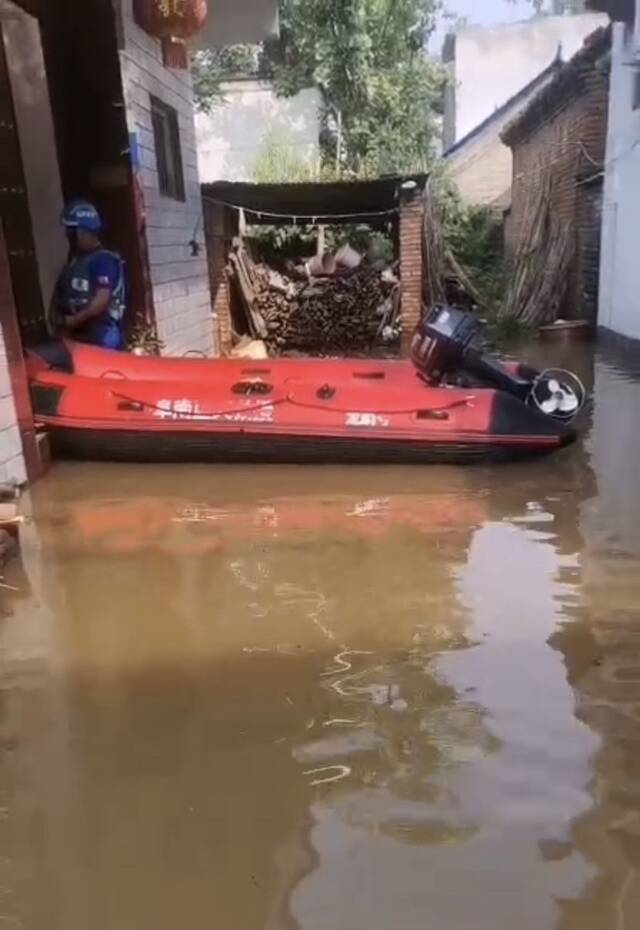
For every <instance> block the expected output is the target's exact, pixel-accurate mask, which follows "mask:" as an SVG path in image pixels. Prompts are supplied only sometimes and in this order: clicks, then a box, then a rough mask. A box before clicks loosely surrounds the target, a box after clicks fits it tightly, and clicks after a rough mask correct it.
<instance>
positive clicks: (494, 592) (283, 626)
mask: <svg viewBox="0 0 640 930" xmlns="http://www.w3.org/2000/svg"><path fill="white" fill-rule="evenodd" d="M563 351H564V350H563ZM585 366H586V367H587V368H588V366H589V362H588V360H585ZM570 367H572V365H571V366H570ZM625 372H626V370H625ZM582 373H583V374H584V373H585V372H584V371H583V372H582ZM588 374H589V372H588V371H587V376H588ZM595 386H596V392H595V405H594V409H593V412H592V418H593V425H592V428H591V429H590V432H589V435H588V438H587V441H586V443H585V444H584V446H583V447H582V448H580V447H576V448H574V449H570V450H566V451H565V452H563V453H562V454H560V455H558V456H557V457H555V458H553V459H550V460H548V461H547V462H546V463H543V464H541V463H532V464H529V465H524V466H518V467H514V468H510V467H509V468H504V469H471V470H449V469H439V468H433V469H424V470H421V469H405V468H387V469H335V468H323V469H281V468H265V469H260V470H256V469H249V468H247V469H244V468H237V467H233V468H231V467H229V468H227V467H221V468H216V469H209V468H186V469H162V468H158V469H153V468H133V469H132V468H118V467H113V468H103V467H97V466H91V465H65V466H63V467H60V468H58V469H56V470H55V471H54V472H53V473H52V475H51V476H50V477H49V478H48V479H47V481H46V482H44V483H43V484H42V485H40V486H39V487H37V488H36V489H35V491H34V495H33V500H32V511H33V521H32V522H31V523H30V524H29V525H28V526H27V528H26V531H25V534H24V539H23V541H24V549H23V559H24V573H23V574H20V569H19V567H14V569H13V570H12V571H13V575H11V574H10V575H9V577H8V579H7V580H8V581H9V582H10V583H11V584H13V585H14V587H16V588H17V589H18V591H16V592H12V591H5V592H3V612H4V617H3V619H2V620H1V621H0V648H1V650H2V658H3V662H2V666H1V669H0V680H1V683H2V688H1V691H0V695H1V703H0V836H2V856H3V857H4V858H2V860H1V861H0V885H1V886H2V888H3V889H4V890H3V891H2V895H3V897H2V899H1V903H2V907H1V908H0V918H1V920H3V921H4V922H6V924H7V925H8V926H9V925H14V926H17V925H18V923H17V922H19V924H20V925H21V926H23V927H33V928H40V927H43V926H47V927H53V928H56V927H60V928H63V927H64V928H74V927H86V926H106V927H114V928H116V927H126V926H136V927H140V928H146V927H149V928H151V927H153V928H163V927H167V928H169V927H172V928H173V927H176V926H181V927H185V928H199V927H207V928H211V927H221V928H222V927H225V928H238V930H246V928H249V927H251V928H254V927H265V928H286V927H292V928H293V927H300V928H305V930H321V928H332V930H334V928H336V927H340V928H344V930H349V928H354V930H355V928H361V927H363V926H367V927H369V928H372V930H375V928H387V927H394V928H396V930H404V928H407V930H409V928H411V930H414V928H415V927H417V926H420V927H424V928H434V930H435V928H438V930H449V928H451V930H466V928H472V927H473V928H474V930H477V928H481V930H482V928H487V930H489V928H491V930H495V928H498V930H500V928H505V930H506V928H511V927H515V926H517V927H519V928H521V930H527V928H529V927H530V928H532V930H534V928H535V930H541V928H543V930H544V928H549V930H551V928H556V927H558V928H568V930H589V928H594V930H595V928H596V927H603V926H607V927H617V928H621V930H628V928H632V927H634V926H637V925H640V887H639V886H638V883H637V874H638V873H637V867H638V862H639V861H640V854H639V853H638V849H639V848H640V845H639V844H640V840H639V839H638V838H639V837H640V829H638V823H637V813H638V811H639V810H640V803H638V791H637V789H636V787H635V781H637V779H636V778H635V776H636V775H637V773H638V771H639V770H640V763H639V762H638V760H639V759H640V752H639V750H640V741H639V736H638V734H639V730H638V724H639V723H640V692H638V694H636V691H637V685H638V681H640V675H638V674H637V668H636V664H637V663H636V659H638V661H639V662H640V658H639V657H640V651H639V650H640V622H638V615H637V606H636V605H637V604H638V603H640V601H638V597H637V595H638V593H640V592H639V591H638V588H637V586H638V583H639V582H638V581H637V579H638V577H640V575H639V573H638V567H639V566H638V559H639V545H638V544H639V540H640V534H639V533H638V530H637V525H638V520H637V517H638V505H637V502H636V501H637V493H636V488H635V483H636V472H637V469H636V468H635V462H637V460H638V455H637V453H638V452H639V451H640V449H638V448H637V443H638V442H639V440H638V439H637V436H638V435H640V432H638V431H635V432H634V431H633V430H630V429H629V424H630V423H633V422H635V420H634V418H635V417H636V416H637V414H636V413H635V411H636V410H637V409H638V399H639V398H638V394H639V392H640V388H639V386H638V384H637V382H636V381H635V380H634V379H633V378H632V377H630V376H629V374H628V373H624V374H623V373H621V370H617V369H616V367H615V366H613V365H612V363H611V358H610V357H608V356H603V358H602V359H601V360H600V361H599V362H598V364H597V366H596V369H595ZM622 447H624V455H619V454H617V450H619V449H620V448H622ZM634 779H635V780H634ZM1 920H0V922H1Z"/></svg>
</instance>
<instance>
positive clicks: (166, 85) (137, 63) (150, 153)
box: [120, 0, 214, 355]
mask: <svg viewBox="0 0 640 930" xmlns="http://www.w3.org/2000/svg"><path fill="white" fill-rule="evenodd" d="M122 19H123V33H124V49H123V50H122V51H121V52H120V58H121V66H122V79H123V85H124V94H125V104H126V108H127V121H128V125H129V130H130V132H132V133H135V135H136V138H137V143H138V152H139V158H140V174H141V178H142V183H143V187H144V194H145V201H146V207H147V240H148V245H149V261H150V265H151V282H152V286H153V299H154V304H155V311H156V320H157V324H158V335H159V336H160V339H161V340H162V341H163V343H164V352H165V353H166V354H167V355H181V354H183V353H184V352H186V351H188V350H190V349H196V350H199V351H201V352H204V353H205V354H207V355H210V354H211V353H212V352H213V350H214V329H213V319H212V313H211V294H210V289H209V277H208V270H207V259H206V254H205V249H204V245H203V243H204V234H203V220H202V200H201V195H200V179H199V176H198V159H197V154H196V137H195V125H194V112H193V93H192V84H191V75H190V73H189V72H188V71H178V70H170V69H168V68H165V67H164V65H163V63H162V49H161V45H160V42H159V41H158V40H156V39H154V38H152V37H151V36H149V35H147V33H146V32H144V31H143V30H142V29H140V28H139V27H138V26H137V25H136V23H135V22H134V20H133V13H132V0H122ZM151 94H152V95H153V96H155V97H157V98H158V99H160V100H162V101H163V102H164V103H167V104H168V105H169V106H171V107H173V108H174V109H175V110H176V111H177V112H178V118H179V125H180V139H181V144H182V162H183V168H184V176H185V191H186V202H184V203H183V202H181V201H178V200H173V199H171V198H168V197H164V196H162V195H161V194H160V192H159V188H158V169H157V162H156V153H155V148H154V141H153V127H152V122H151V102H150V95H151ZM194 237H195V238H196V240H197V241H199V243H200V244H201V246H202V248H201V250H200V254H199V255H198V256H193V255H192V254H191V246H190V245H189V243H190V241H191V240H192V239H194Z"/></svg>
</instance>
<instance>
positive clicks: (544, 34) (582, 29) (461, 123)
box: [445, 13, 609, 141]
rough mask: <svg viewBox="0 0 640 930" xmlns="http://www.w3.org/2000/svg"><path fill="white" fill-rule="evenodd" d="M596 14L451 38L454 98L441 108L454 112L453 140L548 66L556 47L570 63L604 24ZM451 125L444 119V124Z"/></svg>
mask: <svg viewBox="0 0 640 930" xmlns="http://www.w3.org/2000/svg"><path fill="white" fill-rule="evenodd" d="M608 21H609V20H608V17H606V16H605V15H604V14H600V13H584V14H581V15H579V16H541V17H536V18H534V19H530V20H528V21H526V22H522V23H512V24H507V25H501V26H493V27H490V28H487V27H486V26H469V27H466V28H463V29H460V30H459V31H458V32H457V33H456V37H455V62H454V63H453V64H452V67H451V70H452V72H453V76H452V80H453V81H454V93H453V94H449V95H448V97H447V101H446V106H448V107H449V108H451V107H454V108H455V113H454V117H453V122H454V126H455V139H454V141H457V140H458V139H461V138H462V137H463V136H466V134H467V133H468V132H471V130H472V129H475V127H476V126H477V125H478V124H479V123H481V122H482V121H483V120H484V119H486V118H487V117H488V116H490V114H491V113H493V112H494V110H496V109H498V107H501V106H502V105H503V104H505V103H506V102H507V100H509V98H510V97H512V96H513V95H514V94H515V93H517V92H518V91H519V90H520V89H521V88H523V87H525V86H526V85H527V84H529V83H530V81H532V80H533V79H534V78H535V77H537V75H538V74H540V72H541V71H544V69H545V68H546V67H547V66H548V65H549V64H551V62H552V61H553V59H554V58H555V57H556V55H557V53H558V47H559V46H562V57H563V60H564V61H568V60H569V59H570V58H572V57H573V56H574V55H575V53H576V52H577V51H578V49H579V48H580V47H581V45H582V43H583V42H584V40H585V39H586V37H587V36H588V35H590V34H591V33H592V32H594V30H596V29H597V28H598V27H599V26H603V25H606V24H607V23H608ZM451 119H452V117H451V113H450V112H449V113H445V122H448V121H450V120H451Z"/></svg>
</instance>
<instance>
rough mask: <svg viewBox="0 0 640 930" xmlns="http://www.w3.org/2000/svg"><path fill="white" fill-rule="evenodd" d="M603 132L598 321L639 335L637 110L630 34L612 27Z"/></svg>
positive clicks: (639, 132)
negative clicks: (605, 129) (605, 134)
mask: <svg viewBox="0 0 640 930" xmlns="http://www.w3.org/2000/svg"><path fill="white" fill-rule="evenodd" d="M611 57H612V60H611V92H610V96H609V131H608V138H607V156H606V171H605V181H604V202H603V222H602V248H601V264H600V303H599V309H598V323H599V324H600V325H601V326H606V327H607V328H608V329H611V330H613V331H614V332H616V333H620V334H621V335H623V336H628V337H631V338H633V339H640V288H639V287H638V255H639V246H638V242H639V239H640V108H639V109H636V110H634V109H633V86H634V81H635V80H639V78H638V77H637V75H638V69H637V67H635V68H634V67H631V66H630V65H629V61H630V60H631V57H632V52H631V34H630V33H629V34H628V35H627V36H625V27H624V26H623V25H622V24H621V23H615V24H614V26H613V46H612V53H611Z"/></svg>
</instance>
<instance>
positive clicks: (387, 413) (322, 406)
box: [285, 394, 474, 416]
mask: <svg viewBox="0 0 640 930" xmlns="http://www.w3.org/2000/svg"><path fill="white" fill-rule="evenodd" d="M285 400H287V401H288V402H289V403H290V404H291V405H292V406H294V407H304V408H307V409H308V410H324V411H327V410H332V411H334V412H335V413H353V412H354V408H353V407H335V406H333V405H332V406H331V407H328V406H327V405H326V404H313V403H310V402H309V401H302V400H296V399H295V398H294V397H293V396H292V395H291V394H288V395H287V397H286V398H285ZM472 400H474V396H473V395H470V396H469V397H465V398H463V399H461V400H454V401H452V402H451V403H450V404H446V405H444V404H438V406H437V407H424V406H420V407H411V408H410V409H408V410H405V409H401V410H376V409H375V408H372V407H367V408H366V413H375V414H376V415H379V416H393V415H394V414H402V415H407V416H408V415H411V414H412V413H413V414H415V413H420V411H422V410H424V411H427V412H428V413H437V412H438V411H440V410H442V411H445V410H454V409H455V408H456V407H466V406H467V404H468V403H469V402H470V401H472ZM363 409H364V408H363Z"/></svg>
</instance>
